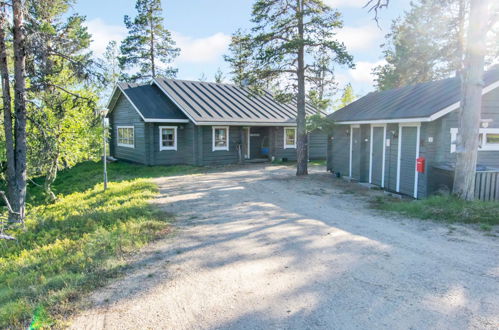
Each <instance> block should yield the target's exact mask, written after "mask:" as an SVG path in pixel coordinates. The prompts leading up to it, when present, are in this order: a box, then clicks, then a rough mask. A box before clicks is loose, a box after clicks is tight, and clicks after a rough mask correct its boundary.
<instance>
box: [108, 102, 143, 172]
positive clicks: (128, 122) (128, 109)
mask: <svg viewBox="0 0 499 330" xmlns="http://www.w3.org/2000/svg"><path fill="white" fill-rule="evenodd" d="M110 126H111V127H110V136H111V145H112V148H111V152H112V156H114V157H115V158H118V159H124V160H129V161H132V162H137V163H145V160H146V141H145V129H144V128H145V123H144V121H142V118H140V116H139V114H138V113H137V111H136V110H135V109H134V108H133V106H132V105H131V104H130V102H129V101H128V100H127V99H126V98H125V97H123V95H120V96H119V98H118V101H117V102H116V105H115V107H114V109H113V111H112V112H111V114H110ZM118 126H133V127H134V143H135V146H134V148H128V147H122V146H118V138H117V137H118V136H117V134H118V130H117V127H118Z"/></svg>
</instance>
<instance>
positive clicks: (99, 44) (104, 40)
mask: <svg viewBox="0 0 499 330" xmlns="http://www.w3.org/2000/svg"><path fill="white" fill-rule="evenodd" d="M85 25H86V26H87V28H88V32H90V34H91V35H92V43H91V45H90V49H91V50H92V51H93V52H94V54H95V55H96V56H101V55H102V54H103V53H104V51H105V50H106V46H107V44H108V43H109V42H110V41H112V40H115V41H117V42H118V43H119V42H120V41H121V40H123V39H124V38H125V36H126V33H127V31H126V28H125V27H124V26H122V25H111V24H107V23H106V22H104V21H103V20H102V19H100V18H95V19H92V20H90V21H88V22H86V23H85Z"/></svg>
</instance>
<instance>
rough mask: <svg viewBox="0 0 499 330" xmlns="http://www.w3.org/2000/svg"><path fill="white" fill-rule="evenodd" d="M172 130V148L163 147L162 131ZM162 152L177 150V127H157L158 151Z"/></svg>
mask: <svg viewBox="0 0 499 330" xmlns="http://www.w3.org/2000/svg"><path fill="white" fill-rule="evenodd" d="M164 129H172V130H173V146H168V147H165V146H163V130H164ZM163 150H177V126H159V151H163Z"/></svg>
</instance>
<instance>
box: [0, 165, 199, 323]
mask: <svg viewBox="0 0 499 330" xmlns="http://www.w3.org/2000/svg"><path fill="white" fill-rule="evenodd" d="M198 171H199V168H196V167H190V166H170V167H161V166H158V167H147V166H142V165H133V164H127V163H112V164H109V169H108V172H109V181H110V183H109V185H108V190H107V191H106V192H105V193H103V191H102V188H103V186H102V163H95V162H87V163H83V164H80V165H78V166H75V167H74V168H72V169H68V170H65V171H62V172H60V174H59V176H58V178H57V180H56V182H55V184H54V191H55V193H56V195H57V196H58V198H59V199H58V201H57V202H56V203H54V204H48V205H47V204H44V202H45V198H44V196H43V193H42V191H41V189H40V188H39V187H37V186H36V185H34V184H30V186H29V189H28V195H29V196H28V204H29V205H28V211H27V220H26V231H22V230H19V231H17V232H14V233H13V234H14V236H15V237H16V238H17V241H0V328H9V327H10V328H27V327H29V326H30V325H31V327H32V328H45V327H51V326H53V325H54V324H55V323H54V322H56V320H57V319H60V318H63V317H64V316H65V315H67V314H68V313H70V312H71V311H72V309H73V308H74V306H75V302H76V301H77V299H78V297H79V296H81V294H82V293H85V292H88V291H90V290H92V289H94V288H96V287H98V286H101V285H103V284H104V283H105V282H106V281H107V280H108V279H109V278H111V277H113V276H116V275H117V274H119V271H120V270H121V269H122V268H123V267H124V266H125V265H126V262H125V260H124V257H125V256H126V255H127V254H129V253H131V252H133V251H135V250H136V249H137V248H140V247H141V246H143V245H144V244H146V243H148V242H150V241H152V240H154V239H156V238H158V237H161V236H164V235H165V234H166V233H168V232H169V222H170V221H171V220H172V218H171V216H169V215H168V214H165V213H164V212H161V211H160V210H159V209H157V208H155V207H154V206H151V205H150V204H149V203H148V200H150V199H151V198H153V197H154V196H155V195H156V194H157V187H156V186H155V185H154V184H153V183H152V182H151V181H150V180H149V178H153V177H158V176H171V175H181V174H191V173H195V172H198ZM36 181H37V180H35V182H36ZM38 181H43V180H42V179H40V180H38Z"/></svg>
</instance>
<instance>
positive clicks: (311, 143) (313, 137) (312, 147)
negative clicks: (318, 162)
mask: <svg viewBox="0 0 499 330" xmlns="http://www.w3.org/2000/svg"><path fill="white" fill-rule="evenodd" d="M326 154H327V134H324V133H322V132H320V131H313V132H311V133H310V134H309V135H308V158H309V159H326Z"/></svg>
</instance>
